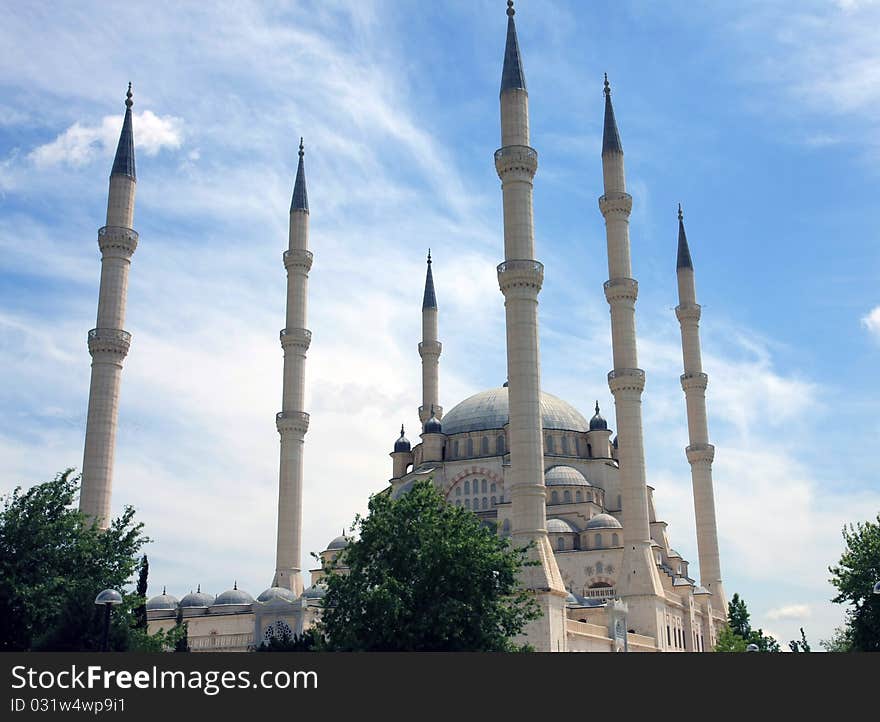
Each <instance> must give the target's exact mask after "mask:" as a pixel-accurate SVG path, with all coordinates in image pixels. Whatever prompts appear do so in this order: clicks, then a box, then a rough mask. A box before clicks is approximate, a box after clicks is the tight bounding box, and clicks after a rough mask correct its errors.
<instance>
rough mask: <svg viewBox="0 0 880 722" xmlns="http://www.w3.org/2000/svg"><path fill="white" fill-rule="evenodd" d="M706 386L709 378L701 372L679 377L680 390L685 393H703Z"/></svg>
mask: <svg viewBox="0 0 880 722" xmlns="http://www.w3.org/2000/svg"><path fill="white" fill-rule="evenodd" d="M708 385H709V377H708V375H706V374H704V373H702V372H698V373H688V374H682V375H681V388H682V389H683V390H684V392H685V393H687V392H688V391H692V390H694V389H696V390H697V391H705V390H706V387H707V386H708Z"/></svg>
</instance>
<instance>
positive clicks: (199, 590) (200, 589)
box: [196, 584, 202, 594]
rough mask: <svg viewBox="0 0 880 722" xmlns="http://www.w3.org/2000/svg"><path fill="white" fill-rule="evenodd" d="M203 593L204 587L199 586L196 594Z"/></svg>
mask: <svg viewBox="0 0 880 722" xmlns="http://www.w3.org/2000/svg"><path fill="white" fill-rule="evenodd" d="M201 593H202V585H201V584H199V586H198V587H196V594H201Z"/></svg>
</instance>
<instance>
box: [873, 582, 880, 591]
mask: <svg viewBox="0 0 880 722" xmlns="http://www.w3.org/2000/svg"><path fill="white" fill-rule="evenodd" d="M874 594H880V582H874Z"/></svg>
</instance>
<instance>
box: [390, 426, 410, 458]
mask: <svg viewBox="0 0 880 722" xmlns="http://www.w3.org/2000/svg"><path fill="white" fill-rule="evenodd" d="M411 450H412V446H411V445H410V443H409V439H407V438H406V437H405V436H404V435H403V424H401V425H400V438H399V439H398V440H397V441H395V442H394V453H395V454H396V453H398V452H400V451H411Z"/></svg>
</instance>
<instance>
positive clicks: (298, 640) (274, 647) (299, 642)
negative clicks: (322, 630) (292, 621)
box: [256, 627, 319, 652]
mask: <svg viewBox="0 0 880 722" xmlns="http://www.w3.org/2000/svg"><path fill="white" fill-rule="evenodd" d="M318 645H319V637H318V632H317V630H316V629H315V628H314V627H313V628H312V629H306V630H305V631H304V632H303V633H302V634H290V633H289V632H288V631H287V630H286V629H285V630H283V631H281V633H280V634H277V635H274V636H273V637H271V638H270V639H268V640H265V641H264V642H262V643H261V644H260V646H259V647H257V650H256V651H258V652H314V651H316V650H317V649H318Z"/></svg>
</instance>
